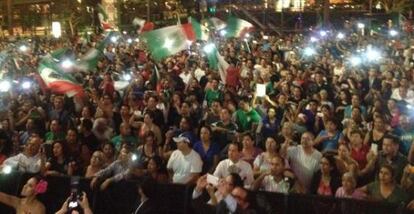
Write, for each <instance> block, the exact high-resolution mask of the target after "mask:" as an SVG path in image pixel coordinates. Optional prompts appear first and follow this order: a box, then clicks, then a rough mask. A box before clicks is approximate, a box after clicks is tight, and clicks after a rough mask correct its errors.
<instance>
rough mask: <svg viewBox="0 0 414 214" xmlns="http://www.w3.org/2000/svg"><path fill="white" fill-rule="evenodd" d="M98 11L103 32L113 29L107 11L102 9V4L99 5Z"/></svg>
mask: <svg viewBox="0 0 414 214" xmlns="http://www.w3.org/2000/svg"><path fill="white" fill-rule="evenodd" d="M97 10H98V18H99V22H100V23H101V28H102V30H104V31H106V30H110V29H112V26H111V24H109V17H108V14H107V13H106V11H105V9H104V8H103V7H102V5H101V4H98V6H97Z"/></svg>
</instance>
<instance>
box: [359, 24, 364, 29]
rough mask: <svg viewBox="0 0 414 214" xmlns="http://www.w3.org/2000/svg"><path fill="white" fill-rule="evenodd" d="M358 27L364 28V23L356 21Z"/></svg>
mask: <svg viewBox="0 0 414 214" xmlns="http://www.w3.org/2000/svg"><path fill="white" fill-rule="evenodd" d="M357 26H358V28H359V29H362V28H365V24H364V23H358V24H357Z"/></svg>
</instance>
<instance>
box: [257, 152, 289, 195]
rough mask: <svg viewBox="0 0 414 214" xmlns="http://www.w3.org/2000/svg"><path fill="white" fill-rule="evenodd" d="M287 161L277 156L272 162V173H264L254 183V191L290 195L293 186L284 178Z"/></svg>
mask: <svg viewBox="0 0 414 214" xmlns="http://www.w3.org/2000/svg"><path fill="white" fill-rule="evenodd" d="M284 172H285V160H284V158H282V157H281V156H275V157H273V158H272V159H271V160H270V171H268V172H264V173H262V174H261V175H260V176H259V177H258V178H257V179H256V180H255V181H254V183H253V187H252V190H258V189H261V190H264V191H268V192H278V193H289V191H290V189H291V186H290V183H289V180H288V178H287V177H285V176H284Z"/></svg>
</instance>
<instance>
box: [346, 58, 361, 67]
mask: <svg viewBox="0 0 414 214" xmlns="http://www.w3.org/2000/svg"><path fill="white" fill-rule="evenodd" d="M349 61H350V62H351V65H352V66H358V65H360V64H361V63H362V59H361V57H358V56H352V57H351V58H350V59H349Z"/></svg>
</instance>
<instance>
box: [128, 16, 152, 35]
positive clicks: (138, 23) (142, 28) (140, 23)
mask: <svg viewBox="0 0 414 214" xmlns="http://www.w3.org/2000/svg"><path fill="white" fill-rule="evenodd" d="M132 25H133V26H135V27H136V28H137V30H138V33H139V34H140V33H143V32H146V31H151V30H153V29H154V23H152V22H147V21H145V20H144V19H141V18H139V17H136V18H135V19H134V20H132Z"/></svg>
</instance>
